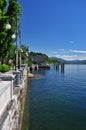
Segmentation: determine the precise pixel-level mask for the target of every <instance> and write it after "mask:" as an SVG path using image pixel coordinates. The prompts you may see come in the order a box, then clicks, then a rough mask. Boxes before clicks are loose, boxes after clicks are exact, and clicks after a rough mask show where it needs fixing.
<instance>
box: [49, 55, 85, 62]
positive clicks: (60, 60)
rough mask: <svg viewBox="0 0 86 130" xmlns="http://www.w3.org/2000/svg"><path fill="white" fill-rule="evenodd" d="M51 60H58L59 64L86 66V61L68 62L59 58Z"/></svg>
mask: <svg viewBox="0 0 86 130" xmlns="http://www.w3.org/2000/svg"><path fill="white" fill-rule="evenodd" d="M51 59H54V60H57V61H59V62H62V63H64V64H86V60H72V61H67V60H64V59H61V58H57V57H51Z"/></svg>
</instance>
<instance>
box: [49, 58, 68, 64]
mask: <svg viewBox="0 0 86 130" xmlns="http://www.w3.org/2000/svg"><path fill="white" fill-rule="evenodd" d="M50 59H51V60H57V61H59V62H62V63H66V60H64V59H61V58H57V57H50Z"/></svg>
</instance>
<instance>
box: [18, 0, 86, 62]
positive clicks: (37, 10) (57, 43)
mask: <svg viewBox="0 0 86 130" xmlns="http://www.w3.org/2000/svg"><path fill="white" fill-rule="evenodd" d="M19 2H20V4H21V5H22V16H21V21H22V27H21V28H22V43H23V44H26V45H28V46H29V47H30V51H34V52H41V53H45V54H47V55H48V56H57V57H59V58H64V59H67V60H73V59H86V0H27V1H24V0H19Z"/></svg>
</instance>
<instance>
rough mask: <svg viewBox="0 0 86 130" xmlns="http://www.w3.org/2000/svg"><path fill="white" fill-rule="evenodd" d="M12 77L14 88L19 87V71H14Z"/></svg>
mask: <svg viewBox="0 0 86 130" xmlns="http://www.w3.org/2000/svg"><path fill="white" fill-rule="evenodd" d="M13 75H15V79H16V80H15V82H16V86H18V87H19V86H20V71H19V70H16V71H14V72H13Z"/></svg>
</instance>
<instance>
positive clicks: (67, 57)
mask: <svg viewBox="0 0 86 130" xmlns="http://www.w3.org/2000/svg"><path fill="white" fill-rule="evenodd" d="M56 57H57V58H62V59H64V60H75V59H78V56H77V55H56Z"/></svg>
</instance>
